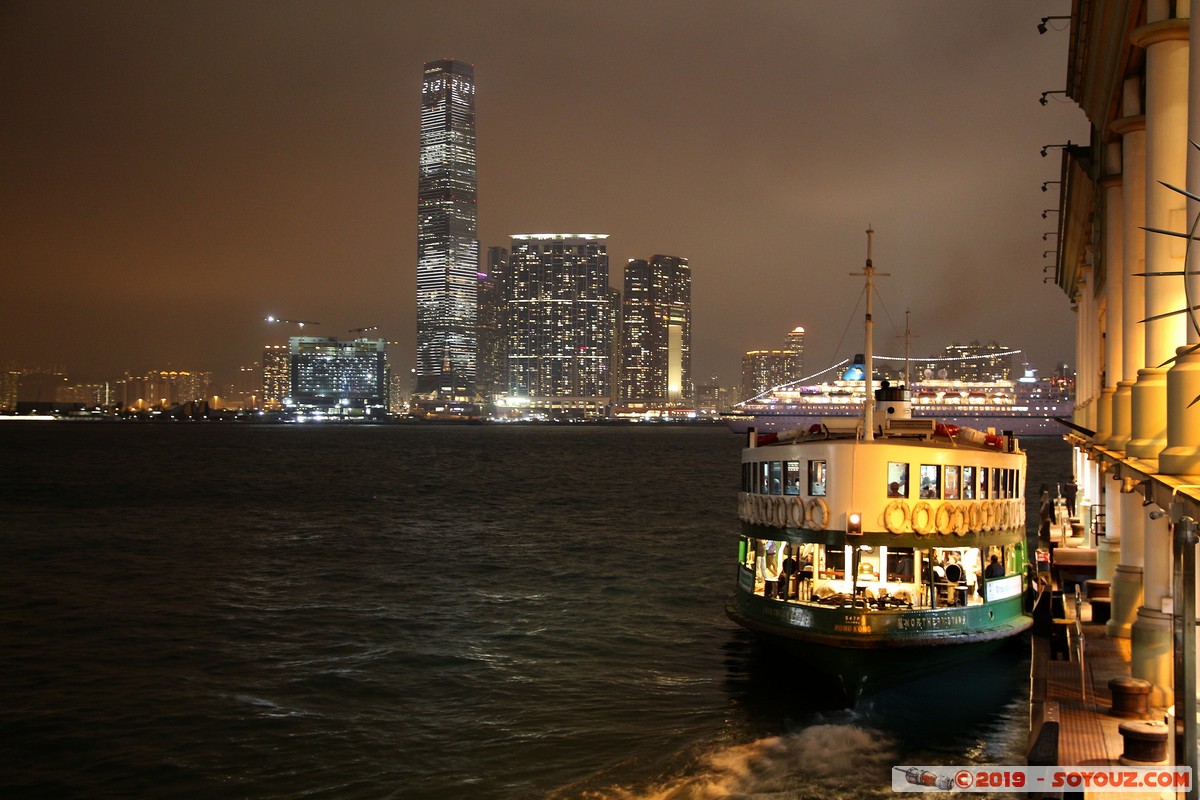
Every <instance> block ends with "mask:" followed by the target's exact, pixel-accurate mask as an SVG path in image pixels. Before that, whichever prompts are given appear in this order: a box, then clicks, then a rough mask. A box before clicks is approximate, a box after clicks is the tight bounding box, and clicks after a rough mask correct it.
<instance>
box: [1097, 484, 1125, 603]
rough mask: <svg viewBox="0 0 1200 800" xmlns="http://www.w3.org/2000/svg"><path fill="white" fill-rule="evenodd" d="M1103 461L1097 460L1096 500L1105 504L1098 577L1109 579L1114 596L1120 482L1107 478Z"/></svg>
mask: <svg viewBox="0 0 1200 800" xmlns="http://www.w3.org/2000/svg"><path fill="white" fill-rule="evenodd" d="M1105 466H1106V465H1105V464H1104V463H1103V462H1100V461H1097V462H1096V471H1097V473H1098V475H1097V480H1096V502H1097V503H1101V504H1102V505H1103V506H1104V535H1103V536H1101V537H1100V541H1099V542H1097V543H1096V579H1097V580H1101V581H1109V583H1110V588H1109V596H1110V597H1111V596H1112V589H1111V583H1112V581H1113V576H1114V575H1115V573H1116V570H1117V565H1118V564H1120V563H1121V534H1120V531H1119V530H1118V529H1117V527H1116V525H1115V524H1114V523H1113V512H1114V511H1115V510H1116V509H1115V508H1114V506H1115V504H1116V502H1117V496H1118V492H1117V487H1118V486H1120V484H1119V483H1115V482H1113V481H1110V480H1105V479H1106V478H1107V477H1108V473H1107V471H1106V470H1105Z"/></svg>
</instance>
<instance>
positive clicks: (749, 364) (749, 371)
mask: <svg viewBox="0 0 1200 800" xmlns="http://www.w3.org/2000/svg"><path fill="white" fill-rule="evenodd" d="M795 374H796V354H795V353H794V352H792V351H791V350H750V351H749V352H747V353H746V354H745V355H744V356H742V399H743V400H749V399H750V398H752V397H755V396H757V395H760V394H762V393H763V392H765V391H767V390H768V389H773V388H775V387H776V386H781V385H783V384H785V383H791V382H792V381H794V380H795V377H794V376H795Z"/></svg>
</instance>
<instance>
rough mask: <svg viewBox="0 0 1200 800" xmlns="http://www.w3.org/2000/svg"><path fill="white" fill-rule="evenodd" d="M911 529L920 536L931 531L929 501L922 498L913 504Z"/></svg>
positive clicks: (931, 519)
mask: <svg viewBox="0 0 1200 800" xmlns="http://www.w3.org/2000/svg"><path fill="white" fill-rule="evenodd" d="M910 520H911V521H912V527H913V530H914V531H916V532H917V533H918V534H921V535H922V536H924V535H927V534H929V533H932V532H933V506H931V505H929V502H928V501H926V500H922V501H921V502H919V503H917V504H916V505H915V506H913V509H912V516H911V517H910Z"/></svg>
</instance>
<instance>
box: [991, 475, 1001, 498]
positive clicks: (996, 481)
mask: <svg viewBox="0 0 1200 800" xmlns="http://www.w3.org/2000/svg"><path fill="white" fill-rule="evenodd" d="M992 499H993V500H999V499H1000V468H999V467H992Z"/></svg>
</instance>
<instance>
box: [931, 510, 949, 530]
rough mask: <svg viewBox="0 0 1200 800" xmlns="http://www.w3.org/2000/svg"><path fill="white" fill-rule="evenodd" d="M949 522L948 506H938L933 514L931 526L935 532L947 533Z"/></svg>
mask: <svg viewBox="0 0 1200 800" xmlns="http://www.w3.org/2000/svg"><path fill="white" fill-rule="evenodd" d="M951 521H952V520H951V516H950V506H948V505H946V504H945V503H941V504H939V505H938V507H937V510H936V511H934V512H933V526H934V527H935V528H937V532H938V533H941V534H946V533H949V532H950V524H951Z"/></svg>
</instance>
